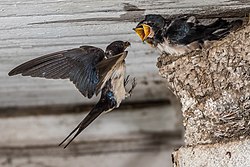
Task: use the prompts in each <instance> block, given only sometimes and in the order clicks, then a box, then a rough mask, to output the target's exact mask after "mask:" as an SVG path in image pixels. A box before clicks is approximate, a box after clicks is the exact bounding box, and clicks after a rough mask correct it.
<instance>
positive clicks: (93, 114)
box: [59, 103, 105, 148]
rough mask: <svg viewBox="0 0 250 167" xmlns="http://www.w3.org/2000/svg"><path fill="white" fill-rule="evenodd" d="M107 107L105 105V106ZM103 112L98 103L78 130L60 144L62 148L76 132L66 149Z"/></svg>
mask: <svg viewBox="0 0 250 167" xmlns="http://www.w3.org/2000/svg"><path fill="white" fill-rule="evenodd" d="M104 105H105V104H104ZM102 112H104V107H103V106H102V105H101V104H100V103H97V104H96V105H95V107H94V108H93V109H92V110H91V111H90V112H89V113H88V115H87V116H86V117H85V118H84V119H83V120H82V121H81V122H80V123H79V124H78V125H77V126H76V128H75V129H74V130H73V131H72V132H71V133H70V134H69V135H68V136H67V137H66V138H65V139H64V140H63V141H62V142H61V143H60V144H59V146H61V145H62V144H63V143H65V141H66V140H68V139H69V137H70V136H72V135H73V134H74V133H75V132H76V133H75V135H74V136H73V137H72V138H71V139H70V140H69V142H68V143H67V144H66V145H65V146H64V148H66V147H67V146H68V145H69V144H70V143H71V142H72V141H73V140H74V139H75V138H76V137H77V136H78V135H79V134H80V133H81V132H82V131H83V130H84V129H85V128H86V127H88V126H89V124H90V123H92V122H93V121H94V120H95V119H96V118H97V117H98V116H99V115H100V114H101V113H102Z"/></svg>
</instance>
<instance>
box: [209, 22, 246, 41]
mask: <svg viewBox="0 0 250 167" xmlns="http://www.w3.org/2000/svg"><path fill="white" fill-rule="evenodd" d="M242 24H243V21H242V20H234V21H231V22H228V21H227V20H223V19H218V20H216V21H215V22H214V23H212V24H210V25H207V26H206V27H207V29H206V34H207V35H206V36H207V37H206V40H218V39H221V38H223V37H225V36H226V35H228V34H229V33H230V32H231V31H235V30H236V29H238V28H239V27H241V26H242Z"/></svg>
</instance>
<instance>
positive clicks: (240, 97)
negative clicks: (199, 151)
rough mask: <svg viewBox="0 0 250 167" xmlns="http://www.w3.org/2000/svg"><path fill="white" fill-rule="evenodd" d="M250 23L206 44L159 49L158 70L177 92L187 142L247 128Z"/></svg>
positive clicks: (235, 135)
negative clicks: (180, 51) (185, 50)
mask: <svg viewBox="0 0 250 167" xmlns="http://www.w3.org/2000/svg"><path fill="white" fill-rule="evenodd" d="M249 39H250V24H246V25H245V26H244V27H243V28H242V29H240V30H238V31H237V32H234V33H231V34H230V35H228V36H227V37H226V38H224V39H223V40H221V41H217V42H215V43H213V45H212V46H211V47H209V48H206V49H203V50H201V51H195V52H192V53H190V54H187V55H184V56H179V57H177V56H168V55H161V57H160V58H159V62H158V67H159V69H160V70H159V71H160V74H161V75H162V76H163V77H165V78H166V79H167V80H168V82H169V85H170V88H171V89H172V90H173V92H174V93H175V94H176V95H177V96H178V97H179V98H180V100H181V103H182V112H183V116H184V121H183V123H184V126H185V128H186V132H185V142H186V144H187V145H196V144H205V143H217V142H220V141H229V140H234V139H243V138H246V137H247V136H249V134H250V126H249V125H250V100H249V99H250V40H249Z"/></svg>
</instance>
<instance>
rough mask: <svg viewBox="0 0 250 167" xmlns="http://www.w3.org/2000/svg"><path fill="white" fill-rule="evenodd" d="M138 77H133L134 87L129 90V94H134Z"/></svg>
mask: <svg viewBox="0 0 250 167" xmlns="http://www.w3.org/2000/svg"><path fill="white" fill-rule="evenodd" d="M136 84H137V83H136V79H135V78H133V81H132V87H131V89H130V90H129V91H128V94H129V96H130V97H131V94H132V92H133V90H134V89H135V87H136Z"/></svg>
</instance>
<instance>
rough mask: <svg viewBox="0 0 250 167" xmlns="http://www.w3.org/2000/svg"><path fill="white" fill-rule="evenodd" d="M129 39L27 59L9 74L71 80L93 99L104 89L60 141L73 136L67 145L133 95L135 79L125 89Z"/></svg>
mask: <svg viewBox="0 0 250 167" xmlns="http://www.w3.org/2000/svg"><path fill="white" fill-rule="evenodd" d="M128 46H130V43H129V42H127V41H126V42H123V41H114V42H112V43H111V44H110V45H108V46H107V47H106V50H105V52H104V51H103V50H102V49H100V48H97V47H94V46H81V47H79V48H75V49H70V50H64V51H60V52H55V53H52V54H48V55H45V56H41V57H38V58H35V59H33V60H30V61H28V62H25V63H23V64H21V65H19V66H17V67H16V68H14V69H13V70H11V71H10V72H9V76H13V75H17V74H22V75H23V76H31V77H42V78H47V79H70V81H72V82H73V83H74V84H75V86H76V88H77V89H78V90H79V91H80V92H81V93H82V95H83V96H85V97H88V98H91V97H92V96H93V95H98V94H99V92H101V97H100V100H99V101H98V103H97V104H96V105H95V106H94V107H93V109H92V110H91V111H90V112H89V113H88V115H87V116H86V117H85V118H84V119H83V120H82V121H81V122H80V123H79V124H78V125H77V127H76V128H75V129H74V130H73V131H72V132H71V133H70V134H69V135H68V136H67V137H66V138H65V139H64V140H63V141H62V142H61V143H60V144H59V146H60V145H62V144H63V143H64V142H65V141H66V140H68V138H69V137H70V136H72V135H73V133H75V132H76V131H77V132H76V133H75V135H74V136H73V138H72V139H71V140H70V141H69V142H68V143H67V144H66V145H65V146H64V148H66V147H67V146H68V145H69V144H70V143H71V142H72V141H73V140H74V139H75V138H76V137H77V136H78V135H79V134H80V133H81V132H82V131H83V130H84V129H85V128H86V127H87V126H88V125H89V124H90V123H92V122H93V121H94V120H95V119H96V118H97V117H98V116H99V115H100V114H101V113H103V112H108V111H111V110H113V109H114V108H118V107H119V105H120V103H121V102H122V100H123V99H125V98H126V97H127V96H130V95H131V92H132V90H133V89H134V87H135V85H136V83H135V79H133V82H132V87H131V89H130V90H129V91H127V90H126V89H125V87H126V85H127V84H128V80H129V76H128V77H127V78H125V58H126V56H127V54H128V52H127V51H125V49H126V48H127V47H128Z"/></svg>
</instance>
